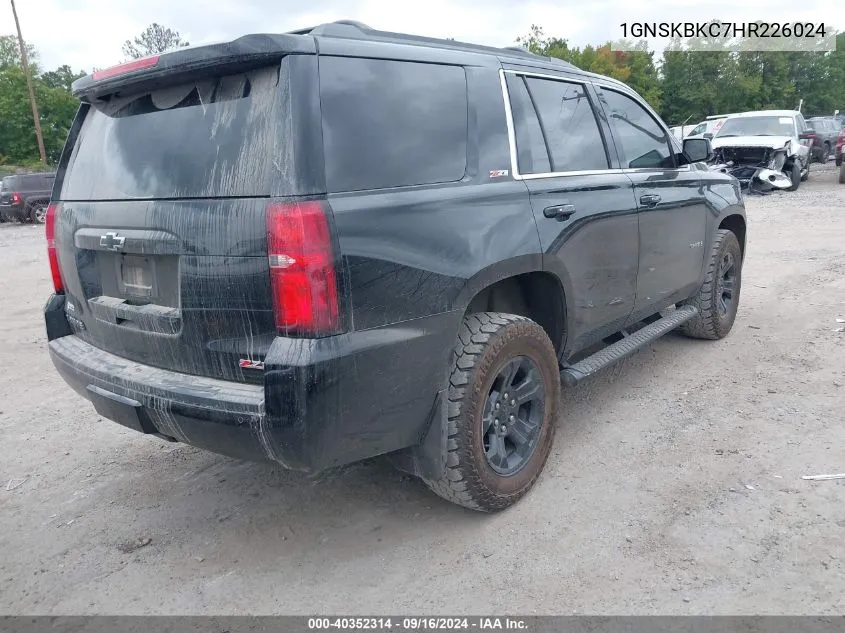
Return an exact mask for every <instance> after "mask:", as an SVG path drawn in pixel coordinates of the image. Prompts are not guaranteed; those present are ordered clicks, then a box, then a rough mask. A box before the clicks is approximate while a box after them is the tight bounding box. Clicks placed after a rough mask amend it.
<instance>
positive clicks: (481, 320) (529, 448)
mask: <svg viewBox="0 0 845 633" xmlns="http://www.w3.org/2000/svg"><path fill="white" fill-rule="evenodd" d="M559 398H560V375H559V370H558V364H557V355H556V354H555V351H554V347H553V346H552V343H551V341H550V340H549V337H548V336H547V335H546V332H545V331H544V330H543V328H541V327H540V326H539V325H537V324H536V323H535V322H534V321H531V320H530V319H527V318H525V317H521V316H516V315H512V314H503V313H499V312H480V313H477V314H471V315H469V316H467V317H465V318H464V322H463V324H462V326H461V330H460V332H459V334H458V342H457V346H456V348H455V353H454V355H453V364H452V373H451V376H450V380H449V403H448V407H449V412H448V415H449V419H448V425H449V429H448V440H447V454H446V474H445V475H444V476H443V477H442V478H440V479H438V480H426V484H427V485H428V486H429V487H430V488H431V489H432V490H433V491H434V492H436V493H437V494H438V495H440V496H441V497H443V498H444V499H447V500H449V501H451V502H453V503H457V504H459V505H462V506H464V507H467V508H471V509H473V510H479V511H482V512H494V511H497V510H503V509H504V508H507V507H508V506H510V505H512V504H514V503H516V501H518V500H519V499H520V498H521V497H522V496H523V495H524V494H525V493H526V492H528V490H529V489H530V488H531V487H532V486H533V485H534V482H535V481H536V480H537V478H538V477H539V475H540V472H541V471H542V470H543V466H544V465H545V463H546V459H547V458H548V456H549V451H550V450H551V446H552V441H553V439H554V431H555V420H556V417H557V409H558V401H559Z"/></svg>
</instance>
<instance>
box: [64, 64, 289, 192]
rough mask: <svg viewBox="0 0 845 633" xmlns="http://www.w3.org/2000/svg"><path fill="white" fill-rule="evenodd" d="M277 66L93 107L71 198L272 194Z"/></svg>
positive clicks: (73, 168)
mask: <svg viewBox="0 0 845 633" xmlns="http://www.w3.org/2000/svg"><path fill="white" fill-rule="evenodd" d="M277 84H278V68H277V67H272V68H267V69H263V70H255V71H252V72H249V73H245V74H237V75H228V76H225V77H214V78H209V79H199V80H197V81H194V82H191V83H186V84H182V85H178V86H174V87H168V88H162V89H159V90H155V91H152V92H147V93H144V94H136V95H130V96H125V97H117V98H115V99H112V100H111V101H109V102H107V103H105V104H100V105H97V106H96V107H92V108H91V109H90V110H89V112H88V115H87V116H86V118H85V122H84V123H83V125H82V129H81V130H80V134H79V137H78V139H77V142H76V145H75V146H74V149H73V153H72V154H71V158H70V162H69V164H68V172H67V174H66V176H65V179H64V183H63V187H62V192H61V197H62V198H63V199H65V200H104V199H123V198H179V197H207V196H249V195H268V194H269V193H270V191H271V189H270V187H271V183H272V181H273V178H272V177H273V175H274V174H276V173H277V172H278V171H279V170H281V169H284V166H278V165H277V161H275V160H274V147H275V144H276V130H277V127H278V126H277V118H278V113H277V108H276V103H277V101H278V99H277V98H276V93H277V90H278V88H277Z"/></svg>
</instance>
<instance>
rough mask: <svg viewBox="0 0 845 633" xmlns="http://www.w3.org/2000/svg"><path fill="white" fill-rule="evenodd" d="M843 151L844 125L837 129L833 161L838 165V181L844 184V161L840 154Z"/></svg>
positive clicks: (844, 140)
mask: <svg viewBox="0 0 845 633" xmlns="http://www.w3.org/2000/svg"><path fill="white" fill-rule="evenodd" d="M843 152H845V127H843V128H842V129H841V130H840V131H839V138H837V139H836V150H835V154H834V161H835V162H836V166H837V167H839V183H840V184H845V161H843V160H842V154H843Z"/></svg>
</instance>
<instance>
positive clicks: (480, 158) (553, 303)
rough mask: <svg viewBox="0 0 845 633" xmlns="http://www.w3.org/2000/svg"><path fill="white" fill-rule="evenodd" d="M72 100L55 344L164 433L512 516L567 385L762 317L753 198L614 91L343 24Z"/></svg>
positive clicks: (86, 82)
mask: <svg viewBox="0 0 845 633" xmlns="http://www.w3.org/2000/svg"><path fill="white" fill-rule="evenodd" d="M73 92H74V94H75V95H76V96H78V97H79V98H80V99H81V101H82V106H81V108H80V111H79V113H78V115H77V119H76V121H75V122H74V124H73V127H72V130H71V133H70V137H69V139H68V143H67V146H66V149H65V151H64V153H63V155H62V157H61V168H60V171H59V173H60V177H59V181H58V182H57V187H56V189H55V196H54V199H53V201H52V204H51V205H50V209H49V211H48V214H47V227H46V229H47V242H48V255H49V262H50V267H51V271H52V277H53V283H54V286H55V294H53V295H52V296H51V297H50V299H49V301H48V303H47V305H46V307H45V319H46V327H47V334H48V339H49V353H50V355H51V357H52V360H53V363H54V364H55V366H56V368H57V370H58V371H59V373H60V374H61V375H62V377H63V378H64V379H65V380H66V381H67V382H68V383H69V384H70V385H71V386H72V387H73V388H74V389H75V390H76V391H77V392H78V393H79V394H81V395H82V396H84V397H86V398H88V399H89V400H91V401H92V402H93V404H94V408H95V409H96V410H97V412H98V413H99V414H100V415H102V416H103V417H105V418H108V419H111V420H114V421H116V422H118V423H120V424H123V425H125V426H127V427H129V428H133V429H135V430H137V431H140V432H142V433H146V434H152V435H157V436H162V437H164V438H166V439H170V440H177V441H181V442H187V443H189V444H193V445H196V446H200V447H203V448H206V449H210V450H213V451H218V452H220V453H223V454H227V455H231V456H235V457H239V458H247V459H260V460H269V461H271V462H275V463H277V464H280V465H282V466H284V467H286V468H291V469H297V470H302V471H308V472H315V471H320V470H322V469H326V468H329V467H333V466H337V465H341V464H346V463H350V462H354V461H357V460H361V459H365V458H368V457H372V456H376V455H383V454H386V455H389V458H390V459H391V460H392V461H393V463H394V464H396V465H397V466H398V467H399V468H401V469H404V470H406V471H408V472H411V473H413V474H415V475H417V476H419V477H421V478H422V479H423V480H424V481H425V482H426V483H427V484H428V485H429V486H430V487H431V488H432V490H434V491H435V492H436V493H437V494H439V495H441V496H443V497H444V498H446V499H449V500H450V501H453V502H455V503H458V504H461V505H464V506H466V507H469V508H473V509H476V510H483V511H494V510H500V509H502V508H505V507H507V506H509V505H511V504H513V503H514V502H516V501H517V500H518V499H519V498H520V497H521V496H522V495H523V494H525V493H526V492H527V491H528V489H529V488H530V487H531V486H532V485H533V483H534V482H535V481H536V479H537V477H538V476H539V475H540V472H541V470H542V468H543V465H544V463H545V461H546V458H547V457H548V455H549V451H550V449H551V445H552V441H553V436H554V432H555V426H556V420H557V417H558V413H559V411H560V409H559V400H560V389H561V380H562V381H563V382H564V383H565V384H566V385H574V384H576V383H578V382H579V381H581V380H583V379H585V378H588V377H589V376H591V375H593V374H594V373H595V372H597V371H599V370H600V369H602V368H603V367H606V366H608V365H609V364H611V363H612V362H614V361H616V360H618V359H620V358H623V357H625V356H626V355H628V354H630V353H632V352H633V351H634V350H636V349H638V348H640V347H642V346H644V345H646V344H648V343H649V342H651V341H653V340H655V339H656V338H658V337H659V336H661V335H663V334H665V333H666V332H669V331H670V330H673V329H675V328H678V327H680V328H681V331H682V332H684V333H685V334H687V335H689V336H692V337H695V338H703V339H720V338H722V337H724V336H726V335H727V334H728V332H729V331H730V330H731V327H732V325H733V322H734V319H735V316H736V311H737V305H738V302H739V298H740V287H741V274H742V263H743V255H744V252H745V235H746V231H745V211H744V207H743V202H742V196H741V193H740V189H739V186H738V183H737V181H736V180H734V179H733V178H730V177H728V176H726V175H724V174H721V173H717V172H713V171H711V170H709V169H707V167H706V165H705V164H704V163H703V162H701V161H705V160H707V159H708V158H709V157H710V153H711V151H710V143H709V141H708V140H706V139H692V140H687V141H686V142H685V143H684V149H685V151H686V153H684V152H682V148H681V145H680V144H678V143H677V141H675V139H673V138H672V136H671V134H670V133H669V131H668V129H667V127H666V125H665V124H664V123H663V122H662V121H661V120H660V119H659V118H658V116H657V115H656V114H655V113H654V111H653V110H652V109H651V108H650V107H649V106H648V104H647V103H646V102H645V101H644V100H643V99H641V98H640V97H639V96H638V95H637V94H636V93H635V92H633V91H632V90H631V89H630V88H629V87H627V86H626V85H625V84H623V83H621V82H619V81H616V80H614V79H610V78H608V77H602V76H599V75H594V74H590V73H586V72H583V71H581V70H578V69H577V68H575V67H574V66H572V65H570V64H567V63H565V62H561V61H555V60H550V59H548V58H544V57H539V56H535V55H532V54H530V53H528V52H526V51H522V50H515V49H496V48H488V47H483V46H475V45H470V44H462V43H458V42H454V41H446V40H435V39H429V38H422V37H415V36H411V35H400V34H394V33H386V32H381V31H376V30H372V29H370V28H368V27H365V26H363V25H360V24H358V23H353V22H342V23H332V24H326V25H322V26H318V27H316V28H311V29H304V30H300V31H296V32H292V33H286V34H281V35H249V36H245V37H242V38H239V39H237V40H234V41H232V42H229V43H227V44H224V45H208V46H199V47H195V48H193V49H184V50H175V51H173V52H169V53H166V54H162V55H157V56H154V57H150V58H146V59H142V60H136V61H132V62H129V63H127V64H125V65H122V66H118V67H115V68H111V69H107V70H105V71H98V72H95V73H93V75H92V76H89V77H85V78H82V79H80V80H78V81H77V82H75V83H74V85H73ZM115 94H119V95H120V97H119V99H114V98H110V96H112V95H115ZM105 139H108V142H107V143H106V142H105ZM636 328H640V329H636ZM635 330H636V331H635ZM617 339H621V340H617ZM599 347H601V349H600V350H599V351H596V350H597V349H598V348H599ZM726 351H729V350H727V349H726ZM687 352H688V353H693V352H690V350H687ZM727 362H729V361H728V358H727V357H726V363H727Z"/></svg>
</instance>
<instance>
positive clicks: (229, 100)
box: [54, 61, 285, 381]
mask: <svg viewBox="0 0 845 633" xmlns="http://www.w3.org/2000/svg"><path fill="white" fill-rule="evenodd" d="M125 92H127V93H129V94H123V93H121V92H115V93H114V94H111V95H109V96H108V98H107V99H103V98H97V99H92V100H91V101H92V103H90V104H83V106H82V108H81V110H80V113H79V115H78V119H77V123H76V130H77V131H76V132H74V131H72V132H71V136H72V138H73V145H72V149H71V148H70V147H69V148H67V149H66V150H65V152H66V156H65V157H63V161H65V162H66V169H65V170H64V173H60V187H59V190H58V192H57V199H56V200H54V203H57V206H56V218H57V221H56V249H57V255H58V259H59V265H60V269H61V276H62V281H63V283H64V287H65V294H66V296H67V301H66V312H67V315H68V318H69V321H70V323H71V327H72V329H73V330H74V332H75V333H76V334H77V335H78V336H79V337H81V338H83V339H84V340H85V341H87V342H89V343H91V344H92V345H95V346H96V347H98V348H100V349H103V350H106V351H109V352H112V353H114V354H117V355H119V356H122V357H125V358H128V359H132V360H135V361H138V362H141V363H144V364H148V365H153V366H156V367H161V368H165V369H170V370H174V371H178V372H184V373H189V374H195V375H202V376H213V377H217V378H223V379H228V380H238V381H242V380H253V379H256V380H259V379H260V376H261V374H260V372H256V371H255V369H254V367H255V365H254V364H253V365H252V367H253V369H249V368H244V367H243V366H244V361H258V360H260V359H262V358H263V356H264V354H265V353H266V351H267V349H268V347H269V345H270V343H271V342H272V340H273V337H274V336H275V333H276V328H275V325H274V317H273V306H272V305H271V298H270V292H269V283H270V282H269V269H268V259H267V247H266V243H267V240H266V219H265V216H266V210H267V207H268V198H269V197H270V196H271V195H272V196H278V195H279V194H280V191H279V181H280V173H281V172H282V171H283V168H284V165H280V164H279V160H278V159H277V158H275V157H277V156H278V155H279V154H278V153H277V148H278V146H279V144H281V143H283V142H284V139H283V130H282V127H283V126H282V125H281V124H280V112H279V110H280V103H281V101H282V99H281V92H282V91H281V88H280V82H279V63H278V61H276V63H275V64H272V65H266V66H264V67H260V68H252V69H250V70H247V71H244V72H229V73H228V74H225V75H220V74H217V75H215V74H204V75H202V76H201V77H199V78H197V79H192V80H180V83H178V84H177V85H166V86H164V87H155V88H152V89H145V90H144V91H142V92H133V91H132V90H126V91H125ZM74 134H75V137H74ZM281 193H285V192H281ZM256 374H257V375H256Z"/></svg>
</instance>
